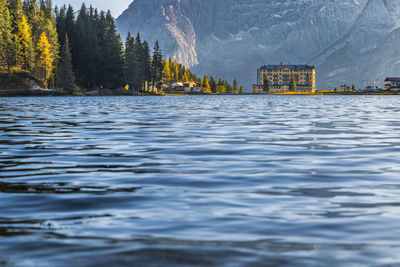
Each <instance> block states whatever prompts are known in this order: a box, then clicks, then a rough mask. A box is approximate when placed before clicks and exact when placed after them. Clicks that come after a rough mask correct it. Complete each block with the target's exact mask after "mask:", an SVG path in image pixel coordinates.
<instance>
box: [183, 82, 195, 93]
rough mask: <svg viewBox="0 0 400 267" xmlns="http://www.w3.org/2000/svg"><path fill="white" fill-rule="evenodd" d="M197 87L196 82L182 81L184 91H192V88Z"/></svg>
mask: <svg viewBox="0 0 400 267" xmlns="http://www.w3.org/2000/svg"><path fill="white" fill-rule="evenodd" d="M196 87H197V83H196V82H185V83H183V88H184V91H185V92H193V88H196Z"/></svg>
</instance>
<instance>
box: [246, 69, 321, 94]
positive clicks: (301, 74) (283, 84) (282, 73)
mask: <svg viewBox="0 0 400 267" xmlns="http://www.w3.org/2000/svg"><path fill="white" fill-rule="evenodd" d="M315 71H316V68H315V66H310V65H284V64H282V63H281V64H280V65H264V66H262V67H260V68H259V69H258V70H257V84H254V85H253V86H252V87H253V93H262V92H263V89H264V81H265V80H269V84H270V87H271V90H270V93H284V92H289V84H290V79H291V78H292V77H294V79H295V81H296V84H297V89H296V92H315Z"/></svg>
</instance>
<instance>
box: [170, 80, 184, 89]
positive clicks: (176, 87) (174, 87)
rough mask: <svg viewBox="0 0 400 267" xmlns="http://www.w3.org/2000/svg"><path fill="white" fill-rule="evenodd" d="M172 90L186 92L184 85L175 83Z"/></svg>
mask: <svg viewBox="0 0 400 267" xmlns="http://www.w3.org/2000/svg"><path fill="white" fill-rule="evenodd" d="M172 90H173V91H183V90H184V89H183V83H177V82H175V83H173V84H172Z"/></svg>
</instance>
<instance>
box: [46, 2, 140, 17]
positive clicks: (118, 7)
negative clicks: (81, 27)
mask: <svg viewBox="0 0 400 267" xmlns="http://www.w3.org/2000/svg"><path fill="white" fill-rule="evenodd" d="M83 2H85V3H86V5H87V6H89V5H93V7H96V8H97V9H98V10H104V11H106V10H108V9H110V10H111V13H112V15H113V17H118V16H119V15H121V13H122V12H123V11H124V10H125V9H127V8H128V6H129V4H130V3H132V2H133V0H111V1H110V0H53V4H54V5H58V6H61V5H64V4H66V5H69V4H70V5H72V6H73V7H74V9H75V10H77V9H79V8H80V7H81V5H82V3H83Z"/></svg>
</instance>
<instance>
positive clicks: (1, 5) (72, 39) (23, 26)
mask: <svg viewBox="0 0 400 267" xmlns="http://www.w3.org/2000/svg"><path fill="white" fill-rule="evenodd" d="M0 68H1V69H2V72H3V73H8V76H9V77H10V78H11V77H12V76H13V75H14V74H21V75H22V74H23V75H24V77H25V76H26V75H30V77H31V78H32V79H35V80H37V81H38V82H40V83H41V85H42V86H43V87H48V88H62V89H64V90H65V91H66V92H67V93H73V92H77V91H79V90H80V89H79V88H82V89H85V90H91V89H109V90H120V89H122V88H123V89H125V90H130V91H132V92H135V91H136V92H137V91H149V90H151V91H156V89H159V90H160V89H161V88H162V86H163V85H165V84H167V85H168V84H172V83H173V82H178V81H181V82H186V81H195V82H197V83H198V84H199V85H200V86H201V87H203V88H204V91H207V92H209V93H211V92H217V86H218V85H220V88H222V87H223V90H222V89H221V90H222V91H223V92H225V91H228V92H233V91H238V88H237V85H236V87H235V86H231V85H230V84H229V83H228V82H227V81H223V80H219V82H218V85H217V82H216V81H215V79H214V78H213V77H208V76H205V77H204V78H203V79H201V78H198V77H197V76H196V75H195V74H193V73H192V72H191V71H190V69H188V68H186V67H185V66H183V65H182V64H180V63H178V62H177V61H176V60H172V59H169V60H164V58H163V55H162V52H161V50H160V44H159V42H158V41H156V42H155V44H154V46H153V48H152V49H151V47H150V45H149V43H148V42H147V41H142V40H141V37H140V34H139V33H137V35H136V37H133V36H132V35H131V34H130V33H129V34H128V36H127V39H126V40H125V43H124V42H123V41H122V39H121V36H120V35H119V34H118V32H117V30H116V27H115V24H114V19H113V17H112V16H111V13H110V12H109V11H108V12H104V11H100V12H99V11H98V10H97V9H95V8H93V7H92V6H90V7H87V6H86V5H85V4H83V5H82V7H81V9H80V10H79V11H77V12H76V11H74V10H73V8H72V7H71V6H68V7H67V6H65V5H64V6H62V7H60V8H58V7H56V8H55V9H53V7H52V2H51V0H40V1H36V0H24V1H21V0H8V1H7V0H0ZM221 90H220V91H221Z"/></svg>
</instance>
